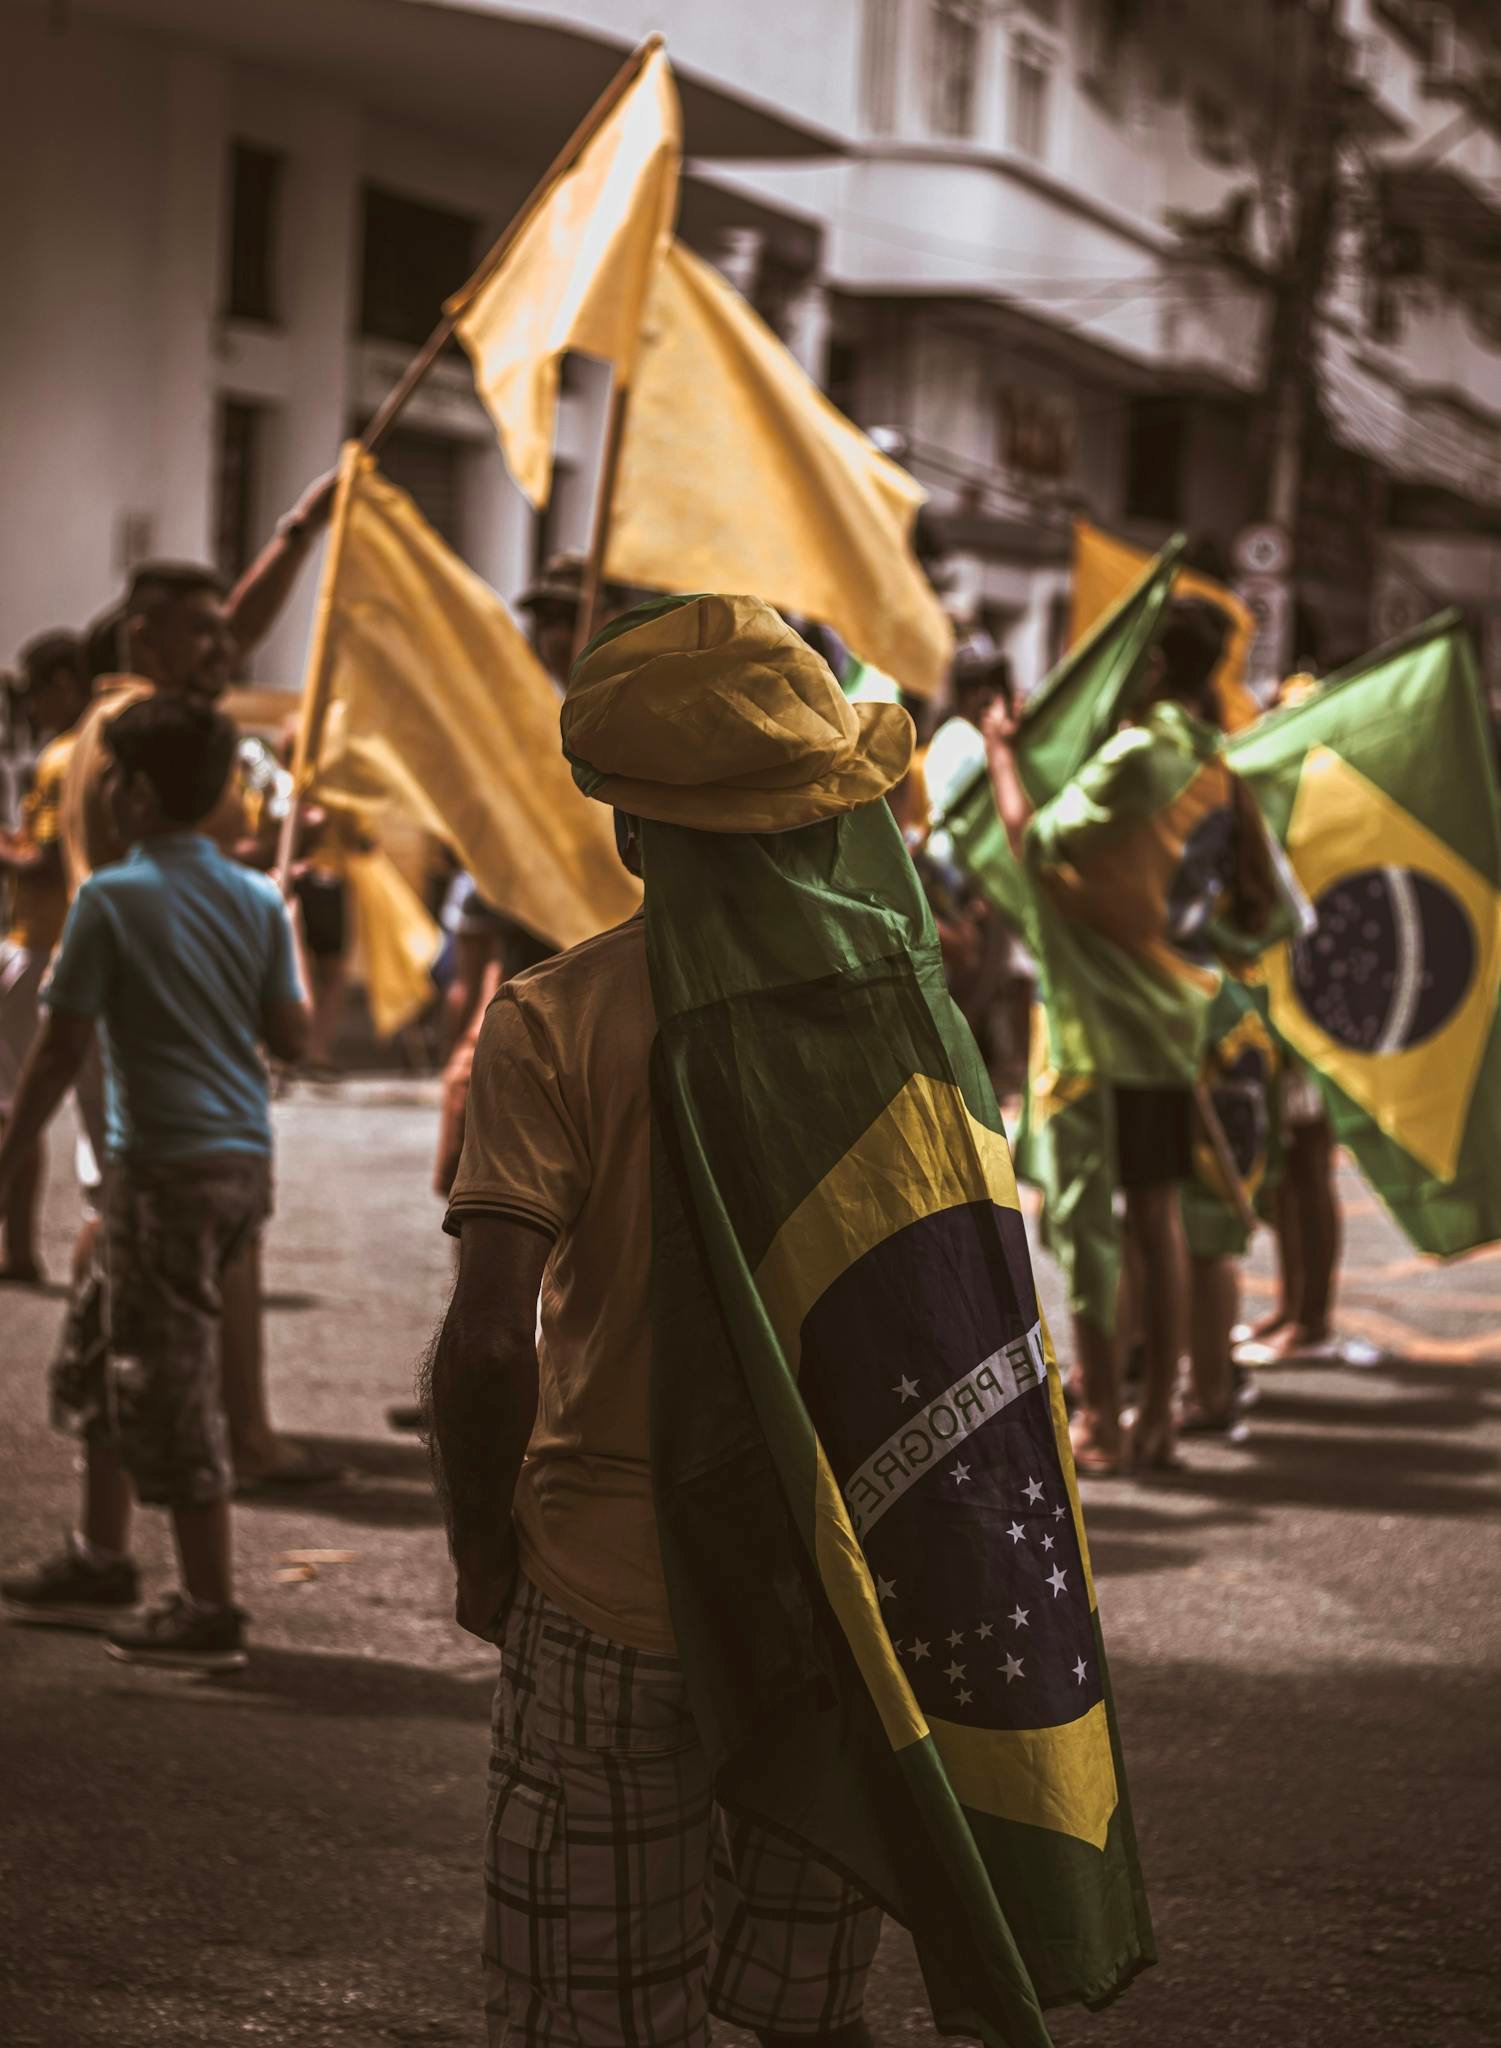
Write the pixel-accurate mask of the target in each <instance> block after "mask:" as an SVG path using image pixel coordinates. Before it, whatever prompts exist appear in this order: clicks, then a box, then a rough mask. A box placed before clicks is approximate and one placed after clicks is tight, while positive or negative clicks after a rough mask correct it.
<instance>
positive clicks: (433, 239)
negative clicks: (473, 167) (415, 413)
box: [360, 185, 479, 348]
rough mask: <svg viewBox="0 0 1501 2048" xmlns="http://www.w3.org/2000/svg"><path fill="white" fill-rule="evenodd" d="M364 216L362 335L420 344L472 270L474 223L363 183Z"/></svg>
mask: <svg viewBox="0 0 1501 2048" xmlns="http://www.w3.org/2000/svg"><path fill="white" fill-rule="evenodd" d="M364 214H365V220H364V234H363V242H362V253H361V258H360V332H361V334H363V335H366V336H368V337H369V338H370V339H371V340H373V341H401V342H406V343H407V344H408V345H409V346H411V347H412V348H418V347H420V346H421V344H422V343H423V342H424V341H426V340H427V337H428V336H429V335H430V334H431V333H432V331H433V329H434V328H435V327H436V326H437V324H438V321H439V319H440V318H441V316H442V311H443V301H444V300H445V299H446V298H447V297H448V296H449V295H450V293H452V292H456V291H457V290H458V289H459V286H460V285H461V284H463V283H464V282H465V280H466V279H467V278H468V277H469V275H470V273H471V272H472V271H473V269H474V263H475V253H476V250H475V245H476V242H477V240H478V236H479V223H478V222H477V221H475V220H473V219H471V217H470V216H469V215H468V214H463V213H449V212H447V211H446V210H445V209H444V208H443V207H441V206H429V205H427V204H426V203H425V202H424V201H422V200H420V199H408V198H407V197H406V196H405V195H404V194H403V193H400V192H388V191H386V190H385V188H384V187H383V186H380V185H367V186H366V187H365V192H364Z"/></svg>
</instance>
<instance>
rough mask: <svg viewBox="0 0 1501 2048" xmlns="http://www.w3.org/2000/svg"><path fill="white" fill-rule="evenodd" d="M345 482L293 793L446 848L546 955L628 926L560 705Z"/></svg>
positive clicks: (602, 825) (475, 592)
mask: <svg viewBox="0 0 1501 2048" xmlns="http://www.w3.org/2000/svg"><path fill="white" fill-rule="evenodd" d="M345 461H346V464H351V463H352V465H353V467H352V473H351V474H350V475H349V477H348V479H347V487H346V491H345V494H344V496H343V498H342V501H341V504H340V506H339V509H338V511H337V512H336V515H335V526H334V531H333V534H332V536H331V538H330V542H329V550H328V559H327V562H326V564H325V567H324V582H323V590H322V593H321V598H320V605H321V608H322V611H323V615H324V618H325V620H326V640H325V642H324V653H323V661H324V664H325V665H326V667H325V669H324V672H323V674H322V675H315V676H313V677H312V678H310V685H309V692H308V697H309V702H310V704H314V705H316V702H317V699H318V697H319V695H320V694H321V692H322V690H323V688H324V687H325V684H326V689H327V712H326V716H323V715H321V714H319V713H317V712H316V711H315V712H314V714H313V731H312V737H313V739H314V741H315V748H314V759H313V762H312V764H311V773H310V775H309V776H308V777H307V778H306V779H307V780H310V781H311V782H313V783H314V784H315V785H316V787H317V788H318V789H319V790H320V791H321V792H323V793H326V794H327V795H329V796H336V797H342V798H345V799H348V800H352V801H354V802H356V803H362V804H368V805H371V806H372V807H379V806H381V805H382V804H385V805H390V806H394V807H395V808H397V809H399V810H401V811H404V812H405V813H406V814H407V815H409V816H411V817H413V818H415V819H416V820H417V822H418V823H420V824H422V825H424V826H426V827H427V829H428V830H429V831H431V832H434V833H436V834H437V835H438V837H439V838H441V839H443V840H445V841H446V842H447V843H448V845H450V846H451V847H452V848H453V850H454V852H455V853H456V854H457V856H458V858H459V859H460V860H461V861H462V862H463V864H464V866H465V867H466V868H467V869H468V870H469V872H470V873H471V874H472V875H473V876H474V879H475V882H476V883H477V884H478V886H479V890H480V893H481V895H483V896H484V897H485V898H486V899H487V900H488V901H489V902H491V903H493V904H494V905H495V906H496V908H497V909H499V910H502V911H504V912H505V914H506V915H507V916H508V917H511V918H514V919H515V920H516V922H517V923H518V924H522V925H525V926H526V927H527V929H528V930H529V931H532V932H535V933H536V934H537V936H538V937H539V938H542V939H546V940H549V941H550V942H551V943H552V944H553V945H556V946H572V945H576V944H577V943H578V941H579V940H580V939H586V938H590V937H591V936H592V935H593V934H594V933H595V932H598V931H603V930H604V929H605V928H606V927H607V926H609V925H612V924H618V923H620V921H621V920H622V919H623V918H627V917H629V916H630V915H631V913H632V911H633V910H635V908H636V907H637V905H638V904H639V902H640V885H639V884H638V883H637V882H636V881H634V880H633V879H632V877H631V876H630V875H628V874H627V873H626V871H625V869H624V868H623V867H622V866H621V864H620V861H619V859H618V857H617V855H616V852H615V843H614V836H613V833H612V831H611V826H610V819H609V815H608V813H607V812H606V811H605V810H604V809H603V808H602V807H601V806H600V805H598V804H594V803H591V802H590V801H589V799H588V798H587V797H585V796H583V795H581V794H580V792H579V790H578V788H577V787H576V786H575V784H574V780H573V776H572V774H571V773H570V771H569V768H568V764H567V763H566V762H565V761H564V759H563V750H562V745H561V742H560V740H559V737H558V695H557V692H556V691H555V690H554V688H553V686H552V683H551V681H550V680H549V678H548V675H547V672H546V670H545V669H544V668H543V667H542V665H541V663H540V662H539V661H538V659H537V657H536V655H535V654H534V653H533V652H532V650H531V648H530V647H529V646H528V645H527V642H526V640H525V638H524V636H523V634H522V632H521V629H520V627H519V626H517V624H516V623H515V621H514V620H513V619H512V617H511V615H510V613H509V612H508V611H507V610H506V608H505V606H504V605H503V604H502V603H501V601H500V599H499V598H498V597H497V596H496V595H495V593H494V592H493V591H492V590H491V589H490V588H489V586H488V585H487V584H485V583H482V582H481V581H480V579H479V577H478V576H476V575H475V574H474V573H473V572H472V571H471V570H470V569H467V568H466V567H465V566H464V564H463V563H462V562H461V561H460V560H459V559H458V557H457V556H456V555H454V554H453V553H451V551H450V550H449V549H448V548H447V547H445V546H444V544H443V542H442V541H441V540H440V539H439V538H438V536H437V534H436V533H434V532H433V530H432V528H431V527H430V526H429V525H428V524H427V522H426V520H424V519H423V517H422V515H421V513H420V512H418V510H417V508H416V506H415V505H414V504H413V503H412V501H411V499H410V498H409V497H407V495H406V493H405V492H404V491H399V490H397V489H396V488H395V486H394V485H393V484H390V483H388V482H387V481H386V479H385V478H384V477H383V476H382V475H381V474H380V472H379V470H378V469H377V467H376V465H375V461H374V458H373V457H371V456H369V455H360V454H354V455H351V454H350V452H349V451H347V450H346V454H345Z"/></svg>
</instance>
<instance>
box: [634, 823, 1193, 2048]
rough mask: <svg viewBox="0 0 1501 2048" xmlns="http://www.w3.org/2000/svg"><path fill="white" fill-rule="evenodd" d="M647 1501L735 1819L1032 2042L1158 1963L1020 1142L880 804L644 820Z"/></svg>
mask: <svg viewBox="0 0 1501 2048" xmlns="http://www.w3.org/2000/svg"><path fill="white" fill-rule="evenodd" d="M641 830H642V847H643V859H644V865H645V872H646V875H647V878H648V885H647V897H646V938H647V954H648V961H649V964H650V969H651V977H652V989H653V997H654V1002H655V1008H656V1017H657V1030H658V1036H657V1042H656V1048H655V1052H654V1065H653V1115H654V1126H653V1129H654V1153H653V1157H654V1167H653V1233H654V1256H653V1300H654V1307H653V1315H654V1377H653V1418H652V1428H653V1471H654V1476H655V1485H656V1493H657V1510H658V1521H659V1527H660V1530H661V1537H662V1546H663V1557H664V1564H665V1568H666V1572H667V1579H668V1585H669V1589H670V1593H671V1599H672V1611H673V1619H674V1627H675V1630H676V1633H677V1637H678V1642H679V1650H680V1655H681V1657H682V1661H683V1666H684V1670H685V1674H686V1676H687V1680H688V1684H689V1687H690V1693H691V1697H692V1702H693V1711H694V1718H695V1722H696V1724H697V1726H698V1728H699V1729H700V1731H701V1733H702V1736H703V1739H704V1742H705V1745H706V1748H707V1750H708V1753H709V1756H710V1759H711V1762H712V1765H713V1768H714V1774H715V1787H716V1794H717V1796H718V1797H719V1798H720V1800H721V1801H722V1802H723V1803H724V1804H725V1805H726V1806H728V1807H729V1808H730V1809H731V1810H733V1811H737V1812H741V1813H744V1814H748V1815H752V1816H755V1817H757V1818H759V1819H760V1820H762V1821H764V1822H766V1823H767V1824H769V1825H770V1826H771V1827H773V1828H775V1829H778V1830H781V1831H783V1832H785V1833H787V1834H789V1835H791V1836H793V1837H795V1838H796V1839H798V1840H800V1841H802V1842H804V1843H805V1844H807V1845H808V1846H809V1847H810V1848H812V1849H813V1850H814V1851H815V1852H816V1853H817V1854H818V1855H820V1856H821V1857H823V1858H824V1859H825V1860H827V1861H829V1862H830V1863H832V1864H834V1865H836V1866H837V1867H839V1868H841V1869H843V1870H844V1871H846V1872H847V1873H848V1874H849V1875H850V1876H851V1877H852V1878H853V1879H854V1880H855V1881H856V1882H857V1883H858V1884H860V1885H861V1886H863V1887H864V1888H865V1889H866V1890H867V1891H868V1892H869V1893H870V1894H871V1895H872V1896H874V1897H875V1898H877V1899H879V1900H880V1901H881V1902H882V1903H883V1904H885V1905H886V1906H887V1908H888V1909H889V1910H890V1911H891V1912H892V1913H893V1914H895V1915H896V1917H897V1918H899V1919H900V1920H901V1921H902V1922H903V1923H904V1924H905V1925H907V1926H908V1927H909V1928H910V1929H911V1930H912V1933H913V1936H914V1939H915V1941H916V1944H917V1949H918V1954H919V1957H920V1959H921V1962H922V1967H923V1971H924V1976H925V1981H926V1984H927V1988H928V1993H929V1997H930V2000H931V2004H932V2008H933V2013H934V2017H935V2020H936V2022H937V2024H938V2025H939V2026H940V2028H942V2029H944V2030H945V2031H955V2032H961V2033H966V2034H970V2035H973V2036H975V2037H977V2038H979V2039H980V2040H982V2041H984V2042H986V2043H989V2044H992V2048H1002V2044H1006V2048H1043V2044H1045V2043H1046V2042H1047V2041H1048V2038H1049V2037H1048V2031H1047V2027H1046V2024H1045V2021H1044V2019H1043V2009H1044V2008H1045V2007H1047V2006H1050V2005H1054V2004H1058V2003H1063V2002H1082V2003H1084V2004H1087V2005H1091V2006H1094V2005H1101V2004H1104V2003H1106V2002H1108V2000H1110V1999H1111V1998H1112V1997H1113V1996H1114V1995H1115V1994H1116V1993H1117V1992H1118V1991H1119V1990H1120V1989H1121V1988H1122V1986H1123V1985H1125V1984H1126V1983H1127V1982H1129V1981H1130V1979H1131V1978H1132V1976H1133V1975H1134V1974H1135V1973H1136V1972H1137V1971H1138V1970H1139V1969H1141V1968H1142V1967H1143V1966H1144V1965H1145V1964H1146V1963H1148V1962H1150V1961H1151V1960H1152V1959H1153V1947H1152V1935H1151V1928H1150V1922H1149V1919H1148V1915H1147V1908H1146V1902H1145V1895H1144V1892H1143V1888H1142V1881H1141V1876H1140V1871H1139V1868H1138V1863H1137V1855H1136V1846H1135V1839H1134V1834H1133V1830H1132V1824H1131V1817H1130V1810H1129V1805H1128V1802H1127V1797H1126V1789H1125V1779H1124V1775H1123V1770H1122V1764H1121V1758H1120V1751H1119V1746H1118V1743H1117V1741H1116V1735H1115V1726H1114V1716H1113V1710H1112V1706H1111V1698H1110V1690H1109V1682H1108V1677H1107V1673H1106V1669H1105V1661H1104V1652H1103V1645H1102V1641H1101V1636H1100V1629H1099V1622H1098V1617H1097V1614H1096V1611H1095V1599H1094V1587H1093V1579H1092V1576H1091V1573H1090V1566H1089V1556H1088V1549H1087V1544H1086V1541H1085V1535H1084V1527H1083V1523H1082V1520H1081V1518H1080V1514H1079V1506H1078V1496H1077V1489H1076V1486H1075V1482H1074V1475H1073V1462H1072V1457H1071V1455H1070V1452H1069V1447H1068V1433H1067V1423H1066V1418H1065V1414H1064V1408H1063V1400H1062V1390H1061V1387H1060V1385H1059V1381H1058V1373H1057V1366H1056V1362H1055V1361H1054V1359H1053V1356H1052V1350H1051V1346H1050V1344H1049V1342H1048V1337H1047V1332H1046V1329H1045V1327H1044V1325H1043V1322H1042V1318H1041V1312H1040V1309H1039V1307H1038V1302H1037V1296H1036V1291H1035V1288H1034V1284H1033V1279H1032V1273H1031V1267H1030V1261H1029V1258H1028V1251H1027V1243H1026V1234H1025V1231H1024V1228H1023V1224H1022V1218H1021V1213H1020V1209H1019V1205H1018V1201H1017V1194H1016V1184H1015V1180H1014V1177H1013V1174H1012V1170H1011V1161H1010V1156H1009V1153H1008V1151H1007V1146H1006V1141H1005V1137H1004V1135H1003V1133H1002V1129H1001V1121H1000V1115H999V1112H998V1110H997V1108H996V1104H995V1099H994V1096H993V1094H992V1092H991V1089H990V1085H989V1082H988V1079H987V1077H986V1075H985V1072H984V1068H983V1065H982V1063H981V1061H980V1058H979V1055H978V1053H977V1051H976V1049H975V1046H974V1043H973V1040H972V1039H971V1038H970V1036H969V1033H968V1030H967V1028H966V1027H965V1025H964V1024H963V1022H962V1020H961V1019H960V1017H959V1015H958V1013H957V1011H956V1010H955V1009H954V1007H953V1004H952V1003H951V1001H950V999H949V997H948V994H947V992H946V989H945V985H944V978H943V971H942V963H941V960H940V956H939V951H938V944H937V936H936V932H935V929H934V925H933V921H932V917H931V914H930V912H929V910H928V907H927V904H926V901H925V899H924V897H923V894H922V891H921V887H920V885H919V883H918V880H917V877H916V874H915V872H914V870H913V867H912V864H911V862H910V860H909V859H908V857H907V854H906V850H905V847H904V845H903V843H902V839H901V836H900V833H899V831H898V829H897V827H896V825H895V823H894V821H893V819H892V817H891V815H890V813H889V811H888V810H887V808H886V806H885V805H884V804H880V803H875V804H870V805H867V806H865V807H863V808H862V809H859V810H857V811H855V812H853V813H851V814H849V815H847V816H845V817H842V818H838V819H833V820H829V821H828V822H825V823H822V824H816V825H811V826H808V827H806V828H804V829H802V830H799V831H791V832H782V833H777V834H769V835H762V836H756V837H752V836H741V835H731V834H716V833H701V832H692V831H687V830H684V829H682V828H678V827H673V826H668V825H663V824H657V823H653V822H651V821H644V822H643V824H642V827H641Z"/></svg>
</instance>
